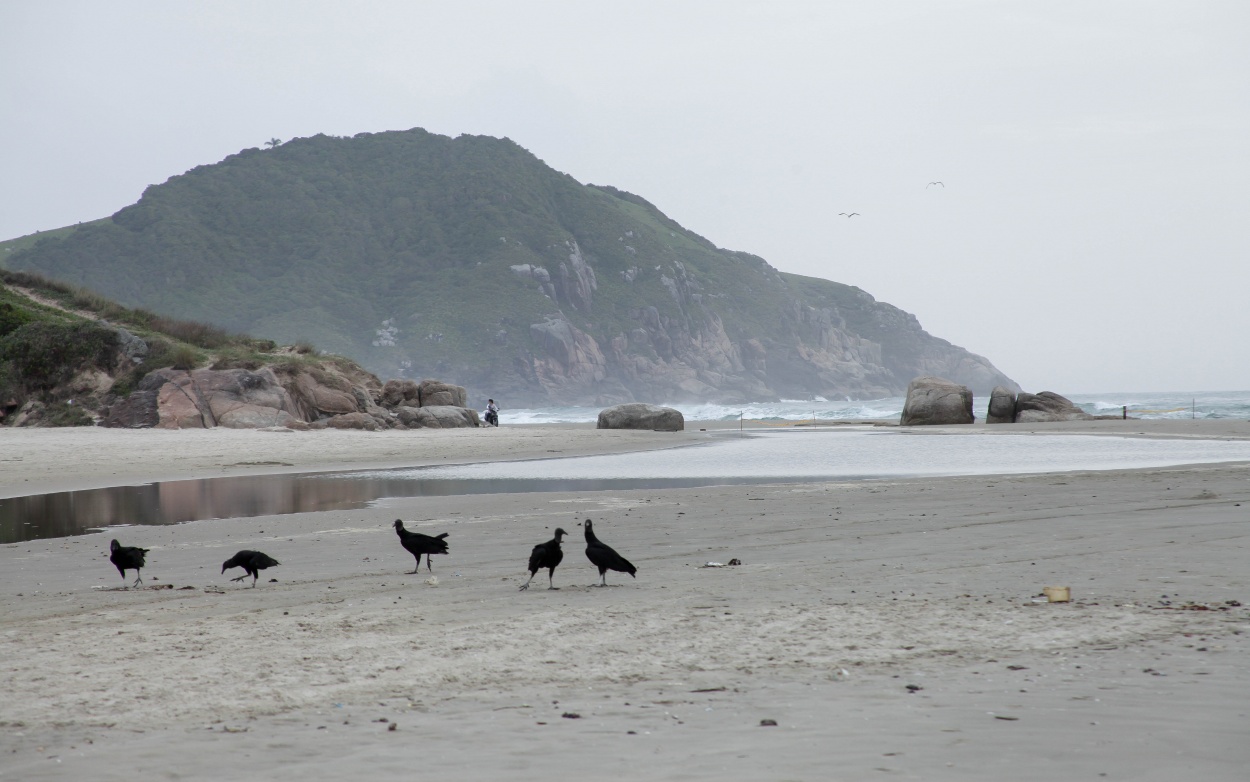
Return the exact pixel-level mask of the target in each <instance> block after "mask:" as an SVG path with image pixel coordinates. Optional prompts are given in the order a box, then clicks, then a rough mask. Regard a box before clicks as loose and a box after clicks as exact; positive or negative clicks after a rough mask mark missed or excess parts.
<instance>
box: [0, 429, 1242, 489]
mask: <svg viewBox="0 0 1250 782" xmlns="http://www.w3.org/2000/svg"><path fill="white" fill-rule="evenodd" d="M1125 424H1127V426H1126V425H1125ZM826 426H828V428H856V427H880V426H887V427H893V428H895V429H897V430H898V431H900V432H905V433H906V434H909V435H923V436H932V435H965V436H966V435H986V434H990V435H994V434H1039V435H1044V434H1081V435H1091V436H1115V437H1146V438H1157V439H1169V438H1192V439H1212V440H1250V421H1241V420H1199V421H1174V420H1134V419H1129V420H1128V421H1065V422H1055V423H1045V424H995V425H992V426H990V425H986V424H985V423H984V422H979V423H975V424H966V425H962V426H923V427H907V428H905V429H904V428H900V427H897V424H892V423H882V422H872V421H862V422H835V423H831V424H825V423H820V424H818V425H817V426H816V427H815V428H825V427H826ZM785 427H786V428H799V429H806V428H813V427H812V426H811V425H810V424H804V423H802V422H798V423H794V424H789V423H788V424H786V425H785ZM778 428H781V427H780V426H768V427H756V428H754V430H753V429H751V428H747V429H744V430H743V431H745V432H747V433H750V432H752V431H757V432H767V431H775V430H776V429H778ZM737 429H738V427H737V422H736V421H730V422H726V421H693V422H689V425H688V426H687V428H686V429H685V430H684V431H681V432H650V431H632V430H601V429H595V428H594V424H590V423H587V424H518V425H513V426H510V427H503V428H483V429H441V430H439V429H425V430H418V431H404V432H396V431H391V432H355V431H337V430H325V431H319V432H295V431H291V430H281V431H272V430H258V429H224V428H217V429H209V430H198V429H182V430H164V429H103V428H100V427H81V428H66V429H41V428H18V429H12V428H5V427H0V499H5V498H10V497H18V496H25V495H35V494H50V493H54V492H64V491H78V490H84V489H98V488H109V487H112V486H124V485H132V484H137V483H157V482H161V481H173V480H188V479H195V478H220V477H230V476H241V475H256V476H263V475H290V474H295V473H327V472H348V471H355V470H388V469H402V468H405V467H424V466H430V465H435V464H471V463H482V462H497V461H498V462H502V461H516V460H524V459H542V458H551V457H554V456H561V457H564V456H591V455H599V454H612V453H624V452H637V451H648V450H657V449H667V448H677V447H682V446H687V445H694V444H697V443H700V442H704V441H706V440H707V439H708V438H710V437H713V436H716V434H717V433H725V432H730V431H734V430H737ZM553 442H554V443H555V447H553V445H552V444H553ZM327 451H333V455H332V456H328V455H327V453H326V452H327Z"/></svg>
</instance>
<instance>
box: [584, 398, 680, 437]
mask: <svg viewBox="0 0 1250 782" xmlns="http://www.w3.org/2000/svg"><path fill="white" fill-rule="evenodd" d="M595 428H597V429H650V430H652V431H655V432H680V431H681V430H683V429H685V428H686V419H685V417H684V416H683V415H682V414H681V411H680V410H674V409H673V408H671V407H660V406H659V405H648V404H644V403H642V402H630V403H629V404H625V405H616V406H615V407H609V408H607V409H605V410H602V411H600V412H599V421H598V423H597V424H596V427H595Z"/></svg>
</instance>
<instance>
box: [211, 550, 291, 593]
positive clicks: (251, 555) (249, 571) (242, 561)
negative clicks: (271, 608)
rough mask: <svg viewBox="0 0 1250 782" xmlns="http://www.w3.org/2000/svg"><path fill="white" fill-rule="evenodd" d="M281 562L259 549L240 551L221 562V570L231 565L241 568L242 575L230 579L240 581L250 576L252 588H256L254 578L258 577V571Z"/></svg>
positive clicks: (224, 570) (223, 571)
mask: <svg viewBox="0 0 1250 782" xmlns="http://www.w3.org/2000/svg"><path fill="white" fill-rule="evenodd" d="M278 564H281V563H279V562H278V560H276V559H274V558H273V557H271V556H269V555H268V554H266V553H264V552H261V551H240V552H239V553H238V554H235V555H234V556H233V557H231V558H230V559H227V560H226V561H225V562H222V563H221V572H222V573H225V572H226V571H227V570H229V569H230V568H232V567H241V568H243V575H241V576H239V577H238V578H232V579H230V580H231V581H242V580H243V579H245V578H247V577H248V576H251V577H252V589H255V588H256V579H257V578H259V577H260V571H262V570H264V569H265V568H271V567H273V566H274V565H278Z"/></svg>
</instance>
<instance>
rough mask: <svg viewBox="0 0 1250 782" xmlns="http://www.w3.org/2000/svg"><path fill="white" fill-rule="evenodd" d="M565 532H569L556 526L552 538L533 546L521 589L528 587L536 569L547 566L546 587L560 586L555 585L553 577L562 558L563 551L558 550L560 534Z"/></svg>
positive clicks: (536, 572) (565, 533)
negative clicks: (526, 576) (554, 534)
mask: <svg viewBox="0 0 1250 782" xmlns="http://www.w3.org/2000/svg"><path fill="white" fill-rule="evenodd" d="M567 534H569V533H567V532H565V531H564V530H563V529H561V528H560V527H556V536H555V537H554V538H552V539H551V540H549V541H547V542H546V543H539V544H538V545H537V546H535V547H534V550H533V551H531V552H530V577H529V581H526V582H525V583H524V584H522V585H521V589H529V588H530V581H533V580H534V576H535V575H537V574H538V571H540V570H542V569H543V568H547V588H548V589H559V588H560V587H558V586H556V585H555V582H554V581H553V577H554V576H555V573H556V566H557V565H559V564H560V561H561V560H563V559H564V552H563V551H561V550H560V536H561V535H567Z"/></svg>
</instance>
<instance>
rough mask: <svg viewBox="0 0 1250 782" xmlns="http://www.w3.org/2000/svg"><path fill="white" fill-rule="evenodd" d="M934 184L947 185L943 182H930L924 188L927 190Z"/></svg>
mask: <svg viewBox="0 0 1250 782" xmlns="http://www.w3.org/2000/svg"><path fill="white" fill-rule="evenodd" d="M934 185H942V187H946V185H945V184H944V183H942V182H930V183H929V184H927V185H925V186H924V189H925V190H928V189H929V188H931V187H933V186H934Z"/></svg>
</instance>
